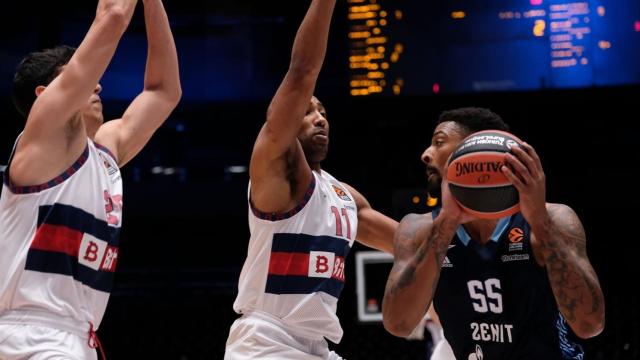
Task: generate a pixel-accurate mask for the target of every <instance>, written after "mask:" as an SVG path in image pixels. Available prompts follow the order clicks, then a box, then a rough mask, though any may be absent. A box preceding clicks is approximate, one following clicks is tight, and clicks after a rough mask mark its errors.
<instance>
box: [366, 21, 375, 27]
mask: <svg viewBox="0 0 640 360" xmlns="http://www.w3.org/2000/svg"><path fill="white" fill-rule="evenodd" d="M366 24H367V26H369V27H374V26H376V25H378V21H377V20H367V22H366Z"/></svg>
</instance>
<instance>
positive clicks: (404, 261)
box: [391, 214, 424, 275]
mask: <svg viewBox="0 0 640 360" xmlns="http://www.w3.org/2000/svg"><path fill="white" fill-rule="evenodd" d="M423 229H424V226H423V224H421V221H420V216H419V215H416V214H409V215H406V216H405V217H404V218H403V219H402V220H401V221H400V225H399V226H398V229H397V230H396V232H395V235H394V237H393V258H394V261H393V268H392V270H391V273H392V275H394V273H399V272H401V271H402V270H404V269H405V268H406V267H407V266H408V265H409V263H410V262H411V261H412V259H413V257H414V255H415V253H416V251H417V250H418V247H419V246H420V241H419V236H420V234H421V233H423V231H421V230H423Z"/></svg>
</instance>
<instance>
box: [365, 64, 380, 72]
mask: <svg viewBox="0 0 640 360" xmlns="http://www.w3.org/2000/svg"><path fill="white" fill-rule="evenodd" d="M379 67H380V66H379V65H378V64H376V63H370V64H369V66H367V69H369V70H378V68H379Z"/></svg>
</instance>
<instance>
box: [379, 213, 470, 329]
mask: <svg viewBox="0 0 640 360" xmlns="http://www.w3.org/2000/svg"><path fill="white" fill-rule="evenodd" d="M457 226H458V223H457V222H456V221H452V220H451V218H450V217H447V216H442V214H441V215H440V216H438V217H437V218H436V219H435V220H432V217H431V214H426V215H416V214H409V215H407V216H405V217H404V219H402V221H401V222H400V226H399V228H398V231H397V232H396V236H395V240H394V242H395V248H394V261H393V268H392V269H391V273H390V274H389V279H388V280H387V286H386V288H385V292H384V299H383V301H382V318H383V322H384V327H385V329H387V331H389V332H390V333H392V334H394V335H396V336H400V337H406V336H408V335H409V334H410V333H411V331H412V330H413V329H414V328H415V327H416V325H417V324H418V322H419V321H420V319H422V317H423V316H424V314H425V312H426V311H427V309H428V308H429V306H430V304H431V301H432V300H433V296H434V294H435V290H436V287H437V285H438V280H439V278H440V267H441V265H442V261H443V260H444V257H445V255H446V253H447V250H448V246H449V244H450V243H451V239H452V238H453V236H454V234H455V229H456V228H457Z"/></svg>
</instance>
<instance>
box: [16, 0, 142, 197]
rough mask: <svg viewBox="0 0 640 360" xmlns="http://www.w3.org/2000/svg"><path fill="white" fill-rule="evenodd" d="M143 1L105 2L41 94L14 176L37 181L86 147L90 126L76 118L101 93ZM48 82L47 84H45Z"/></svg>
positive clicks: (60, 168)
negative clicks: (102, 79)
mask: <svg viewBox="0 0 640 360" xmlns="http://www.w3.org/2000/svg"><path fill="white" fill-rule="evenodd" d="M136 3H137V0H100V1H99V2H98V7H97V10H96V17H95V19H94V21H93V23H92V25H91V27H90V28H89V31H88V32H87V35H86V36H85V38H84V40H83V41H82V43H81V44H80V45H79V46H78V49H77V50H76V51H75V53H74V55H73V56H72V57H71V59H70V60H69V62H68V63H67V64H66V65H65V66H64V68H63V70H62V72H61V73H60V75H58V76H57V77H56V78H55V79H54V80H53V81H52V82H51V84H49V85H48V86H46V87H44V86H40V87H38V88H37V89H33V90H34V91H36V93H37V94H38V97H37V98H36V100H35V102H34V104H33V106H32V108H31V111H30V113H29V116H28V118H27V123H26V125H25V129H24V132H23V135H22V137H21V139H20V142H19V144H18V148H17V149H16V155H15V158H14V162H13V163H12V168H11V177H12V180H13V181H15V182H16V183H18V184H22V185H34V184H35V183H40V182H42V181H47V180H50V179H51V178H53V177H55V176H57V175H59V174H60V172H62V171H63V170H64V169H66V168H67V167H68V166H69V165H71V164H72V163H73V162H74V161H75V160H76V159H77V157H78V156H79V155H80V154H81V153H82V151H83V149H84V147H85V145H86V137H87V135H86V133H85V132H84V131H83V129H84V126H82V124H81V123H79V120H80V119H79V118H74V115H75V114H77V113H78V112H79V111H80V110H81V109H82V108H83V107H84V106H86V105H87V103H88V102H89V98H90V97H91V95H92V94H93V92H94V91H96V88H97V85H98V80H99V79H100V77H102V74H103V73H104V71H105V70H106V68H107V65H108V64H109V62H110V61H111V58H112V57H113V54H114V53H115V51H116V47H117V46H118V42H119V40H120V38H121V36H122V35H123V34H124V31H125V30H126V28H127V26H128V25H129V22H130V21H131V17H132V16H133V11H134V9H135V6H136ZM42 85H44V84H42Z"/></svg>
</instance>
